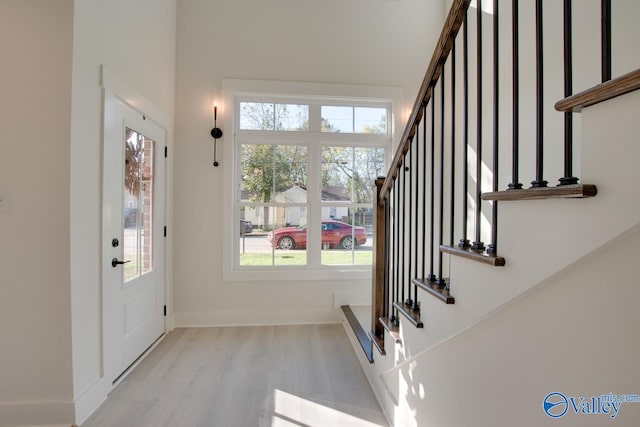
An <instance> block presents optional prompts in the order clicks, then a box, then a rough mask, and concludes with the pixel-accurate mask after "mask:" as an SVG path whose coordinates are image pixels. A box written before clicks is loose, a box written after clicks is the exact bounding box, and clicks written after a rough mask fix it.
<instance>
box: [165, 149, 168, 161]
mask: <svg viewBox="0 0 640 427" xmlns="http://www.w3.org/2000/svg"><path fill="white" fill-rule="evenodd" d="M167 152H168V149H167V147H164V157H165V159H166V158H167Z"/></svg>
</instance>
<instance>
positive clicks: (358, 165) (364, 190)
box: [322, 147, 384, 203]
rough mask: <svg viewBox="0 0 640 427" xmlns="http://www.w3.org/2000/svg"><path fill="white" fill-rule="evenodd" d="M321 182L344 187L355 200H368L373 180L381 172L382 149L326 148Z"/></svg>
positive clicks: (371, 193)
mask: <svg viewBox="0 0 640 427" xmlns="http://www.w3.org/2000/svg"><path fill="white" fill-rule="evenodd" d="M322 156H323V158H322V163H323V170H322V185H323V186H343V187H345V189H346V191H347V193H348V194H350V195H351V200H352V201H353V202H355V203H371V201H372V200H373V195H374V191H375V190H374V188H373V185H374V181H375V179H376V178H377V177H378V176H380V175H382V174H383V173H384V149H383V148H353V147H326V148H325V149H324V150H323V152H322Z"/></svg>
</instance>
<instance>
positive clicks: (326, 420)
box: [271, 389, 381, 427]
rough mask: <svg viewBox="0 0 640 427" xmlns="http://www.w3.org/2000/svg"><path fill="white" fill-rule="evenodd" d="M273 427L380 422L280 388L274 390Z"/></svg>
mask: <svg viewBox="0 0 640 427" xmlns="http://www.w3.org/2000/svg"><path fill="white" fill-rule="evenodd" d="M273 401H274V411H273V412H274V415H273V419H272V423H271V425H272V426H273V427H284V426H287V427H289V426H296V427H316V426H336V427H337V426H340V427H349V426H353V427H356V426H357V427H374V426H375V427H378V426H380V425H381V424H376V423H372V422H370V421H367V420H363V419H361V418H358V417H355V416H353V415H349V414H346V413H344V412H341V411H339V410H337V409H333V408H329V407H327V406H324V405H321V404H319V403H316V402H312V401H310V400H307V399H303V398H301V397H298V396H295V395H293V394H290V393H287V392H284V391H282V390H277V389H276V390H274V392H273Z"/></svg>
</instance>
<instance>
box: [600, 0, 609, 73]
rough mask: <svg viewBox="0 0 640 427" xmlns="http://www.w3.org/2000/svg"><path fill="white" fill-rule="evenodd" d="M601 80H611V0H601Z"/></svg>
mask: <svg viewBox="0 0 640 427" xmlns="http://www.w3.org/2000/svg"><path fill="white" fill-rule="evenodd" d="M601 25H602V29H601V32H602V82H603V83H604V82H606V81H609V80H611V0H602V23H601Z"/></svg>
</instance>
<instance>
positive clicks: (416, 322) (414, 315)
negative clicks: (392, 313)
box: [393, 301, 424, 328]
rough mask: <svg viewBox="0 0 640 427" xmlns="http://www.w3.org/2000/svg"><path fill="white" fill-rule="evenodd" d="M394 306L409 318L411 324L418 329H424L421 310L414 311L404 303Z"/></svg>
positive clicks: (396, 303) (394, 304) (395, 303)
mask: <svg viewBox="0 0 640 427" xmlns="http://www.w3.org/2000/svg"><path fill="white" fill-rule="evenodd" d="M393 306H394V307H395V308H397V309H398V311H399V312H400V313H401V314H402V315H403V316H404V317H406V318H407V320H408V321H409V322H411V324H412V325H413V326H415V327H416V328H424V323H422V322H421V321H420V310H419V309H418V310H414V309H413V308H412V307H411V306H409V305H408V304H405V303H403V302H397V301H396V302H394V303H393Z"/></svg>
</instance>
